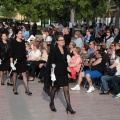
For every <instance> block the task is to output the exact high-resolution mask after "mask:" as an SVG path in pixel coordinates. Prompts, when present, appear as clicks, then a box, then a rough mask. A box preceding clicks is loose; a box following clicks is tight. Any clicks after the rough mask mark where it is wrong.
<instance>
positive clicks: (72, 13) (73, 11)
mask: <svg viewBox="0 0 120 120" xmlns="http://www.w3.org/2000/svg"><path fill="white" fill-rule="evenodd" d="M74 18H75V8H72V9H71V14H70V21H71V22H72V24H73V25H74V22H75V21H74Z"/></svg>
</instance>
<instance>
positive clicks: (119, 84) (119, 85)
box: [111, 76, 120, 98]
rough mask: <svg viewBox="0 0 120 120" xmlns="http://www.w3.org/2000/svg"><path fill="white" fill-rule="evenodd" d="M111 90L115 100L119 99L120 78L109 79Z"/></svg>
mask: <svg viewBox="0 0 120 120" xmlns="http://www.w3.org/2000/svg"><path fill="white" fill-rule="evenodd" d="M111 82H112V85H113V88H114V90H115V96H114V97H115V98H120V76H113V77H112V78H111Z"/></svg>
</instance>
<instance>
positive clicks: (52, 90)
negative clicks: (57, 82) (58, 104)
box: [50, 86, 57, 112]
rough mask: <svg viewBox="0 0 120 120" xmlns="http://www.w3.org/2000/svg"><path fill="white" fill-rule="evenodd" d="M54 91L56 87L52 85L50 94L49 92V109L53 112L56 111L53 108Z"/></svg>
mask: <svg viewBox="0 0 120 120" xmlns="http://www.w3.org/2000/svg"><path fill="white" fill-rule="evenodd" d="M56 91H57V87H55V86H54V87H52V89H51V94H50V98H51V101H50V109H51V110H52V111H54V112H55V111H56V108H55V105H54V97H55V93H56Z"/></svg>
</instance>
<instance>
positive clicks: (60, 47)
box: [50, 35, 76, 114]
mask: <svg viewBox="0 0 120 120" xmlns="http://www.w3.org/2000/svg"><path fill="white" fill-rule="evenodd" d="M56 43H57V44H56V46H54V47H52V48H51V50H50V52H51V53H50V54H52V57H51V61H50V63H51V66H52V64H55V65H56V67H55V76H56V81H55V82H54V86H52V89H51V102H50V109H51V111H53V112H56V108H55V105H54V97H55V93H56V91H57V90H58V89H59V88H60V87H63V91H64V96H65V99H66V103H67V108H66V111H67V113H68V111H69V112H70V113H71V114H75V113H76V112H75V111H73V109H72V107H71V103H70V95H69V86H68V72H67V66H68V65H67V57H66V56H67V49H66V48H65V47H64V45H65V40H64V37H63V36H61V35H60V36H58V38H57V41H56ZM52 71H53V69H52V68H51V72H52Z"/></svg>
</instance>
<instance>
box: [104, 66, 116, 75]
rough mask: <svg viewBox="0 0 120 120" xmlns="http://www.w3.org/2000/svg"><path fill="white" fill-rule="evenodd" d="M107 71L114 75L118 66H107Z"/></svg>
mask: <svg viewBox="0 0 120 120" xmlns="http://www.w3.org/2000/svg"><path fill="white" fill-rule="evenodd" d="M106 72H107V74H108V75H110V76H114V75H115V73H116V72H117V69H116V67H114V68H112V69H111V68H109V67H107V68H106Z"/></svg>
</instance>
